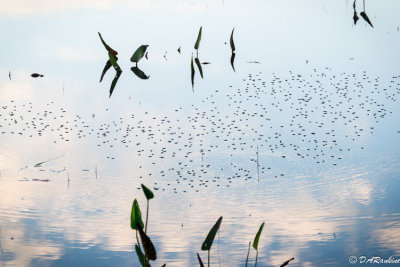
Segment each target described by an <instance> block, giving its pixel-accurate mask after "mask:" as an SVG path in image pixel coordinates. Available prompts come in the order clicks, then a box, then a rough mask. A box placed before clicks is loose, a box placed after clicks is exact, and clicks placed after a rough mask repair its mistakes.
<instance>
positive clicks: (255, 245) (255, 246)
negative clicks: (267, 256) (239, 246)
mask: <svg viewBox="0 0 400 267" xmlns="http://www.w3.org/2000/svg"><path fill="white" fill-rule="evenodd" d="M263 228H264V223H262V224H261V225H260V229H258V232H257V234H256V236H255V237H254V241H253V248H254V249H255V250H258V240H260V235H261V232H262V230H263Z"/></svg>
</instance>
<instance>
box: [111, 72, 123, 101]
mask: <svg viewBox="0 0 400 267" xmlns="http://www.w3.org/2000/svg"><path fill="white" fill-rule="evenodd" d="M121 73H122V71H121V70H120V71H117V73H116V74H115V77H114V79H113V80H112V82H111V86H110V96H109V97H111V95H112V93H113V92H114V88H115V85H117V82H118V79H119V77H120V76H121Z"/></svg>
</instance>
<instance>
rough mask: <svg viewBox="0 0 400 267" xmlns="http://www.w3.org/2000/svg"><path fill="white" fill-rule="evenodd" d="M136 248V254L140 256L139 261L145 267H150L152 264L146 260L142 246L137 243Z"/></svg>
mask: <svg viewBox="0 0 400 267" xmlns="http://www.w3.org/2000/svg"><path fill="white" fill-rule="evenodd" d="M135 250H136V255H137V256H138V258H139V262H140V264H141V265H142V266H143V267H148V266H150V264H148V263H147V261H146V257H145V256H144V254H143V252H142V250H141V249H140V247H139V246H138V245H135Z"/></svg>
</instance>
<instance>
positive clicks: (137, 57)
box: [131, 45, 148, 64]
mask: <svg viewBox="0 0 400 267" xmlns="http://www.w3.org/2000/svg"><path fill="white" fill-rule="evenodd" d="M147 47H148V45H141V46H139V48H138V49H136V51H135V53H133V55H132V57H131V62H133V63H136V64H137V63H138V62H139V60H140V59H142V57H143V56H144V55H145V54H146V50H147Z"/></svg>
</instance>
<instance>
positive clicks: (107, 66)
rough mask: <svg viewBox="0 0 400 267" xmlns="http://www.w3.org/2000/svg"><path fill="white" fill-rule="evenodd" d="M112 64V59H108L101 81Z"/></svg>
mask: <svg viewBox="0 0 400 267" xmlns="http://www.w3.org/2000/svg"><path fill="white" fill-rule="evenodd" d="M111 66H112V64H111V61H110V60H107V62H106V65H105V66H104V69H103V72H102V73H101V77H100V82H101V81H102V80H103V77H104V75H105V74H106V72H107V71H108V70H109V69H110V68H111Z"/></svg>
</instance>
